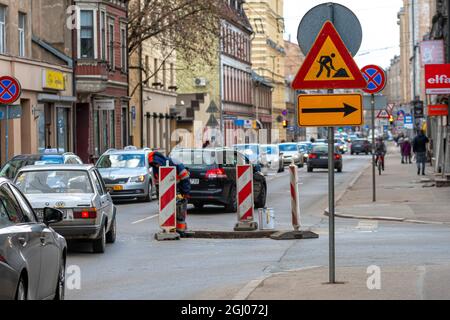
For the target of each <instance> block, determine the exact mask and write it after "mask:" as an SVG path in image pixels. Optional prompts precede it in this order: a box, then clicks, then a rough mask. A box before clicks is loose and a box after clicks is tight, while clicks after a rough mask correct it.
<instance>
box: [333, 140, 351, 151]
mask: <svg viewBox="0 0 450 320" xmlns="http://www.w3.org/2000/svg"><path fill="white" fill-rule="evenodd" d="M334 143H335V145H337V147H338V150H339V152H340V153H341V154H346V153H347V152H348V147H347V143H346V142H345V141H344V140H341V139H335V140H334Z"/></svg>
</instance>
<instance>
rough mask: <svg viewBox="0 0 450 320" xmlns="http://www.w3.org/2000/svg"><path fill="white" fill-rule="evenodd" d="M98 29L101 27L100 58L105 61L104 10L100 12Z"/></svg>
mask: <svg viewBox="0 0 450 320" xmlns="http://www.w3.org/2000/svg"><path fill="white" fill-rule="evenodd" d="M100 29H101V37H102V39H101V51H102V52H101V59H102V61H106V12H104V11H102V12H101V13H100Z"/></svg>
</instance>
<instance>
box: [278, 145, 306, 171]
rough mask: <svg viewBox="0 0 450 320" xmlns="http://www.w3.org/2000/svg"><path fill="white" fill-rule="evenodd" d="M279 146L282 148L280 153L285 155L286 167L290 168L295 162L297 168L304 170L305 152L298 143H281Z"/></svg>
mask: <svg viewBox="0 0 450 320" xmlns="http://www.w3.org/2000/svg"><path fill="white" fill-rule="evenodd" d="M278 146H279V147H280V152H281V153H282V154H283V161H284V165H285V166H290V165H291V163H292V160H293V161H294V164H295V165H296V166H298V167H299V168H303V166H304V163H305V162H304V161H305V160H304V159H303V152H302V151H301V149H300V147H299V145H298V144H297V143H296V142H288V143H280V144H279V145H278Z"/></svg>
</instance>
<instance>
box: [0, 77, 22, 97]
mask: <svg viewBox="0 0 450 320" xmlns="http://www.w3.org/2000/svg"><path fill="white" fill-rule="evenodd" d="M21 93H22V89H21V87H20V83H19V81H17V80H16V79H15V78H13V77H10V76H3V77H0V104H11V103H13V102H16V101H17V99H19V97H20V94H21Z"/></svg>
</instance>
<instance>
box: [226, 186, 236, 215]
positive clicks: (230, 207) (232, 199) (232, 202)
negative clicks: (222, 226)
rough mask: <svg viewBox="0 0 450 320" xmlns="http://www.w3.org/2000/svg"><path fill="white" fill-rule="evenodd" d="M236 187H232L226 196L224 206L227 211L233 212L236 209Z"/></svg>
mask: <svg viewBox="0 0 450 320" xmlns="http://www.w3.org/2000/svg"><path fill="white" fill-rule="evenodd" d="M237 207H238V205H237V194H236V188H235V187H232V188H231V190H230V195H229V197H228V203H227V205H226V206H225V210H226V211H227V212H231V213H235V212H237V210H238V208H237Z"/></svg>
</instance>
